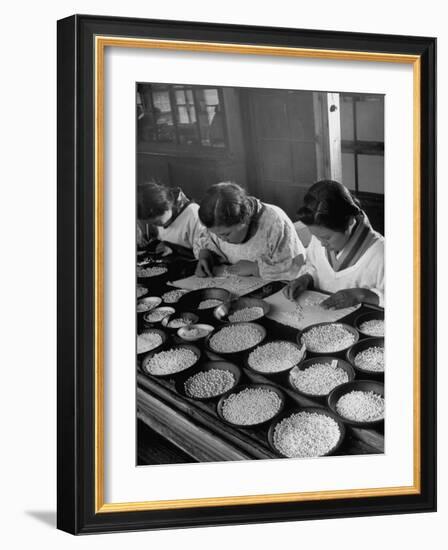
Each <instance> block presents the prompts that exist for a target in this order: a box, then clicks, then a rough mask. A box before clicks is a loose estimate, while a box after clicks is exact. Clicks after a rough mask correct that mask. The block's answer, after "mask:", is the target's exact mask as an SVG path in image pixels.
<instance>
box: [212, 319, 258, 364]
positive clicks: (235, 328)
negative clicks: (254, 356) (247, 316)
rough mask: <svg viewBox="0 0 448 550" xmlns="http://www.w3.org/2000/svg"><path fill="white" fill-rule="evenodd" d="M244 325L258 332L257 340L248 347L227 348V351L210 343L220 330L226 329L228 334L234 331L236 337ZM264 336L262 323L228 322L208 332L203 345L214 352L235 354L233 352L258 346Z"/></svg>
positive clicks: (242, 351) (241, 351)
mask: <svg viewBox="0 0 448 550" xmlns="http://www.w3.org/2000/svg"><path fill="white" fill-rule="evenodd" d="M246 327H249V330H251V329H255V330H256V331H257V332H258V333H259V340H258V341H257V342H256V343H254V344H251V345H249V346H248V347H246V348H243V349H238V350H232V349H229V350H228V351H226V350H224V351H223V350H222V349H221V350H218V349H215V348H214V347H213V346H212V344H211V341H212V339H213V338H214V336H216V335H217V334H218V333H220V332H221V331H227V332H228V333H229V334H230V335H232V333H234V334H235V337H236V336H237V335H238V334H241V331H244V329H245V328H246ZM251 332H252V331H251ZM265 338H266V329H265V328H264V327H263V326H262V325H258V324H257V323H229V324H227V325H224V326H221V327H218V328H217V329H215V330H214V331H213V332H212V333H211V334H209V335H208V336H207V338H206V339H205V346H206V348H207V349H208V350H209V351H211V352H212V353H214V354H218V355H224V356H226V355H235V354H241V353H245V352H249V351H250V350H252V349H254V348H255V347H257V346H259V345H260V344H261V343H262V342H263V340H264V339H265Z"/></svg>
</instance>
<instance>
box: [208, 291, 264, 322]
mask: <svg viewBox="0 0 448 550" xmlns="http://www.w3.org/2000/svg"><path fill="white" fill-rule="evenodd" d="M246 308H260V310H261V311H260V315H259V316H258V317H256V318H254V319H242V320H241V321H235V320H234V319H229V317H231V316H232V315H233V314H235V312H237V311H241V310H244V309H246ZM268 312H269V304H268V303H267V302H265V301H264V300H260V299H258V298H245V297H242V298H238V299H236V300H232V301H230V302H225V303H224V304H221V305H220V306H218V307H217V308H215V309H214V310H213V315H214V316H215V318H216V319H217V320H218V321H221V322H222V323H248V322H249V323H250V322H252V321H258V320H259V319H262V318H263V317H265V316H266V314H267V313H268Z"/></svg>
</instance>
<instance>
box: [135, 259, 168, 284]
mask: <svg viewBox="0 0 448 550" xmlns="http://www.w3.org/2000/svg"><path fill="white" fill-rule="evenodd" d="M159 267H163V268H164V269H166V271H165V272H164V273H161V274H160V275H153V276H149V275H143V274H142V271H143V270H145V269H152V268H159ZM169 274H170V270H169V266H168V264H166V263H163V262H157V263H155V262H153V263H151V264H149V265H146V266H140V267H137V282H138V283H139V284H140V285H142V286H145V287H147V288H154V287H159V286H160V285H161V284H162V283H165V281H167V280H168V278H169Z"/></svg>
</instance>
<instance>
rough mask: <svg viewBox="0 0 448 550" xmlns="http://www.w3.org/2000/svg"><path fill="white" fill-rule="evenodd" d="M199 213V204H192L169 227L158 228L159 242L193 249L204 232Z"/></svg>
mask: <svg viewBox="0 0 448 550" xmlns="http://www.w3.org/2000/svg"><path fill="white" fill-rule="evenodd" d="M198 211H199V204H196V203H194V202H192V203H190V204H189V205H188V206H187V207H186V208H185V210H183V212H181V213H180V214H179V216H177V218H176V219H175V220H174V221H173V223H171V224H170V225H169V226H168V227H158V228H157V229H158V230H159V232H158V238H159V240H161V241H166V242H168V243H173V244H180V245H181V246H184V247H185V248H189V249H193V245H194V242H195V241H196V240H197V238H198V235H199V233H200V232H201V230H202V224H201V222H200V221H199V216H198Z"/></svg>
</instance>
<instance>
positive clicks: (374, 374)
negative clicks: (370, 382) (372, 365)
mask: <svg viewBox="0 0 448 550" xmlns="http://www.w3.org/2000/svg"><path fill="white" fill-rule="evenodd" d="M373 347H377V348H383V349H384V338H364V340H359V342H356V344H354V345H353V346H351V347H350V348H348V350H347V361H348V362H349V363H350V364H351V365H352V366H353V368H354V369H355V371H356V372H357V373H358V375H359V378H374V379H375V380H384V371H373V370H368V369H363V368H361V367H358V366H357V365H355V357H356V356H357V355H358V353H361V352H362V351H364V350H366V349H368V348H373Z"/></svg>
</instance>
